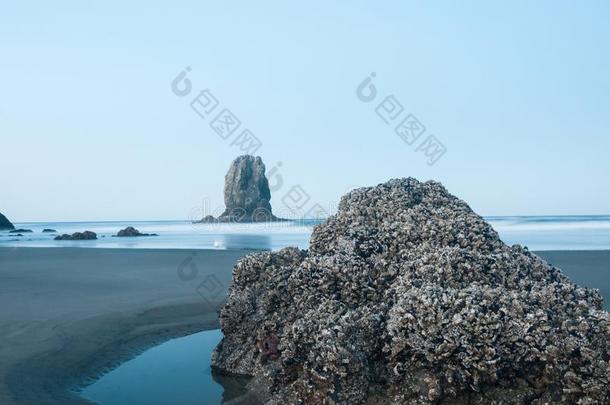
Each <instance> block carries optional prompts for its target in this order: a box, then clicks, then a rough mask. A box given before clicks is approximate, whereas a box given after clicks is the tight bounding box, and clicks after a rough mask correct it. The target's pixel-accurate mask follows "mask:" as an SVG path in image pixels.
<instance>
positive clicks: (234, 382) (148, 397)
mask: <svg viewBox="0 0 610 405" xmlns="http://www.w3.org/2000/svg"><path fill="white" fill-rule="evenodd" d="M221 339H222V332H221V331H220V330H218V329H217V330H210V331H204V332H199V333H195V334H193V335H189V336H185V337H182V338H177V339H172V340H170V341H168V342H165V343H163V344H160V345H158V346H155V347H153V348H151V349H149V350H146V351H145V352H144V353H142V354H140V355H139V356H137V357H135V358H133V359H132V360H129V361H127V362H125V363H123V364H121V365H120V366H118V367H117V368H115V369H114V370H112V371H110V372H109V373H107V374H105V375H104V376H102V377H101V378H100V379H99V380H97V381H96V382H94V383H93V384H91V385H89V386H87V387H85V388H84V389H83V390H82V391H81V395H82V396H83V397H84V398H86V399H88V400H90V401H93V402H96V403H98V404H104V405H106V404H111V405H123V404H131V405H139V404H141V405H145V404H146V405H157V404H158V405H166V404H176V405H178V404H184V405H186V404H220V403H222V402H223V400H228V399H230V398H231V397H234V396H236V395H239V394H241V393H242V392H240V391H243V387H244V386H245V384H246V382H247V380H245V379H243V378H242V379H240V378H239V377H234V378H230V377H216V376H213V375H212V370H211V368H210V356H211V354H212V351H213V350H214V348H215V347H216V345H217V344H218V343H219V342H220V340H221ZM217 381H218V382H217ZM219 382H223V384H225V385H227V386H228V387H230V390H226V391H225V389H224V388H223V386H222V385H221V384H220V383H219ZM229 391H230V392H229Z"/></svg>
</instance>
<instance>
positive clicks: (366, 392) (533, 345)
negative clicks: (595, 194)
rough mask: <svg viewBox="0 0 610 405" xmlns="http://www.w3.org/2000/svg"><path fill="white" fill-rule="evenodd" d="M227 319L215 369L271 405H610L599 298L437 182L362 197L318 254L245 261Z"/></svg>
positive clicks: (395, 184) (316, 244)
mask: <svg viewBox="0 0 610 405" xmlns="http://www.w3.org/2000/svg"><path fill="white" fill-rule="evenodd" d="M220 322H221V327H222V331H223V333H224V339H223V340H222V342H221V343H220V344H219V345H218V347H217V348H216V350H215V352H214V353H213V355H212V364H213V366H214V367H215V369H216V370H217V371H219V372H231V373H239V374H247V375H251V376H253V377H254V378H253V380H252V382H251V383H250V388H251V389H252V390H253V391H256V392H257V393H258V394H257V395H258V399H259V400H260V401H261V402H267V403H271V404H285V403H304V404H335V403H337V404H405V403H475V404H488V403H516V404H521V403H534V404H543V403H581V404H593V403H596V404H597V403H608V401H609V400H610V397H609V395H610V394H609V390H610V317H609V315H608V313H607V312H604V311H603V310H602V298H601V296H600V295H599V293H598V292H597V291H596V290H593V289H587V288H581V287H579V286H577V285H575V284H574V283H572V282H571V281H570V280H569V279H568V278H567V277H566V276H565V275H563V274H562V273H561V271H560V270H559V269H557V268H555V267H552V266H550V265H549V264H547V263H546V262H545V261H543V260H542V259H540V258H539V257H537V256H536V255H534V254H532V253H531V252H529V251H528V250H527V249H526V248H522V247H520V246H512V247H510V246H507V245H505V244H504V243H503V242H502V241H501V240H500V239H499V237H498V234H497V233H496V232H495V231H494V230H493V229H492V227H491V226H490V225H489V224H487V223H486V222H485V221H484V220H483V219H482V218H481V217H480V216H478V215H476V214H475V213H474V212H473V211H472V210H471V209H470V208H469V206H468V205H467V204H466V203H465V202H463V201H461V200H459V199H458V198H456V197H454V196H452V195H451V194H449V193H448V192H447V190H446V189H445V188H444V187H443V186H442V185H441V184H439V183H436V182H426V183H420V182H418V181H417V180H415V179H412V178H409V179H399V180H391V181H389V182H387V183H385V184H381V185H378V186H376V187H371V188H361V189H357V190H354V191H352V192H350V193H349V194H347V195H346V196H344V197H343V198H342V200H341V203H340V205H339V209H338V213H337V214H336V215H334V216H331V217H330V218H329V219H328V220H327V221H326V222H325V223H323V224H321V225H319V226H317V227H316V228H315V229H314V232H313V235H312V237H311V242H310V249H309V250H308V251H303V250H298V249H296V248H287V249H283V250H281V251H279V252H268V253H258V254H254V255H250V256H247V257H245V258H244V259H242V260H241V261H240V262H239V263H238V264H237V265H236V267H235V268H234V271H233V282H232V285H231V288H230V291H229V295H228V299H227V302H226V304H225V305H224V307H223V308H222V309H221V313H220ZM251 397H252V395H250V398H251Z"/></svg>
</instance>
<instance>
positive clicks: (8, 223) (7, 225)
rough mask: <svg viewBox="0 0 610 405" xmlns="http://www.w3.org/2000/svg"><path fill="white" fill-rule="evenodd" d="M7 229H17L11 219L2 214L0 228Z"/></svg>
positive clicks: (0, 215)
mask: <svg viewBox="0 0 610 405" xmlns="http://www.w3.org/2000/svg"><path fill="white" fill-rule="evenodd" d="M6 229H15V226H14V225H13V224H11V221H9V220H8V218H6V217H5V216H4V215H2V214H0V230H6Z"/></svg>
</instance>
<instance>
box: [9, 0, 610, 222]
mask: <svg viewBox="0 0 610 405" xmlns="http://www.w3.org/2000/svg"><path fill="white" fill-rule="evenodd" d="M492 3H493V4H492ZM609 20H610V3H608V2H603V1H585V2H572V1H537V2H528V1H513V2H485V1H476V2H474V1H468V2H449V1H447V2H424V1H421V2H405V1H386V2H373V1H366V2H365V1H336V2H322V1H319V2H318V1H309V2H298V3H297V2H290V3H289V2H280V1H277V2H264V1H263V2H247V1H239V2H238V1H229V2H201V1H198V2H195V1H193V2H180V1H174V2H171V4H170V3H169V2H168V3H166V4H165V5H159V4H158V3H155V4H151V3H150V2H133V3H130V4H126V2H115V1H106V2H99V3H97V4H95V5H94V4H84V3H82V2H76V1H74V2H61V4H58V3H52V4H51V3H48V2H39V4H35V3H34V2H12V3H8V4H5V5H3V6H2V11H1V12H0V50H1V54H2V63H1V64H0V69H1V71H2V75H1V76H0V89H1V94H2V97H1V98H0V136H1V140H0V141H1V145H2V176H1V177H0V190H2V199H1V200H0V212H3V213H4V214H6V215H7V216H8V217H9V218H11V219H13V220H14V221H36V220H120V219H124V220H136V219H143V220H146V219H181V218H188V217H189V216H191V215H192V212H193V210H194V209H195V207H198V206H200V205H201V202H202V200H204V199H205V200H206V201H209V204H210V206H212V207H217V206H219V207H222V205H223V203H222V187H223V177H224V174H225V172H226V170H227V168H228V166H229V164H230V162H231V160H232V159H233V158H234V157H236V156H237V155H238V154H240V151H239V149H238V148H237V147H236V146H235V145H231V141H232V138H229V139H228V140H224V139H222V138H221V137H220V136H218V135H217V134H216V133H215V132H214V131H213V130H212V129H211V127H210V126H209V123H210V120H211V119H212V117H208V118H206V119H202V118H201V117H199V116H198V115H197V114H195V113H194V112H193V110H192V109H191V108H190V106H189V103H190V101H191V100H192V99H193V97H194V96H195V95H196V93H198V92H199V91H200V90H203V89H209V90H210V91H211V92H212V93H213V95H214V96H215V97H216V98H217V100H218V101H219V103H220V107H219V108H223V107H224V108H229V109H230V110H231V111H232V112H233V113H234V114H235V115H236V116H237V117H238V118H239V120H240V121H241V122H242V127H241V128H248V129H250V130H251V131H252V133H254V134H255V135H256V136H257V137H258V138H259V139H260V140H261V142H262V147H261V148H260V149H259V151H258V154H260V155H261V156H262V157H263V160H264V161H265V162H266V164H267V167H268V168H271V167H273V166H275V165H276V164H277V162H282V166H281V168H280V169H279V173H280V174H281V176H282V178H283V180H284V186H283V187H282V188H281V189H280V190H277V191H275V192H274V193H273V199H272V204H273V205H274V206H276V207H277V206H278V205H279V204H281V203H280V200H281V199H282V197H283V196H284V195H285V193H286V192H288V191H289V190H290V189H291V187H292V186H293V185H300V186H301V187H302V189H303V190H305V191H306V192H307V193H308V194H309V195H310V197H311V200H310V202H309V204H312V203H313V202H318V203H319V204H320V205H322V206H324V207H329V206H332V204H333V203H334V202H336V201H338V199H339V197H340V195H341V194H343V193H344V192H345V191H346V190H348V189H350V188H352V187H354V186H366V185H374V184H377V183H380V182H383V181H386V180H387V179H389V178H395V177H406V176H413V177H416V178H418V179H420V180H427V179H435V180H439V181H441V182H443V184H445V186H446V187H447V188H448V189H449V190H450V191H451V192H452V193H454V194H456V195H458V196H459V197H461V198H463V199H465V200H466V201H467V202H468V203H469V204H470V205H471V207H472V208H473V209H475V211H477V212H479V213H481V214H483V215H528V214H548V215H556V214H608V213H610V207H609V206H608V204H609V201H610V185H609V182H608V173H610V163H609V162H610V159H608V157H607V153H608V151H609V150H610V114H609V112H610V75H609V74H608V72H609V71H610V52H609V49H608V47H609V44H610V24H608V23H607V22H608V21H609ZM186 66H190V67H191V69H192V70H191V72H190V73H189V76H188V78H189V79H190V80H191V83H192V87H193V92H192V93H191V94H190V95H189V96H186V97H178V96H176V95H175V94H173V93H172V91H171V86H170V85H171V82H172V80H173V79H174V78H175V77H176V76H177V75H178V74H179V73H180V72H181V71H182V70H183V69H184V68H185V67H186ZM371 72H375V74H376V77H375V79H374V82H373V83H374V85H375V87H376V89H377V90H378V97H377V99H376V100H374V101H373V102H371V103H364V102H362V101H360V100H359V99H358V98H357V97H356V87H357V86H358V85H359V84H360V83H361V82H362V80H363V79H364V78H365V77H367V76H368V75H369V74H370V73H371ZM389 95H393V96H394V97H395V99H396V100H398V101H399V102H400V103H401V104H402V105H403V107H404V114H407V113H410V114H413V115H414V116H416V117H417V119H418V120H419V121H420V122H421V123H423V125H425V127H426V132H425V133H424V135H423V136H422V138H421V139H420V140H423V139H424V138H426V137H427V136H428V135H430V134H432V135H434V136H436V137H437V139H438V140H440V141H441V142H442V143H443V145H444V146H445V147H446V150H447V152H446V153H445V155H443V156H442V157H441V158H440V159H439V160H438V162H436V163H435V164H434V165H433V166H430V165H428V164H427V158H426V156H424V154H423V153H422V152H421V151H419V152H416V151H415V149H416V147H417V144H415V145H412V146H410V145H407V144H406V143H405V142H403V140H401V139H400V138H399V137H398V136H397V135H396V134H395V133H394V132H393V124H392V125H388V124H386V123H384V122H383V121H382V120H381V119H380V118H379V117H378V116H377V114H376V113H375V107H376V106H377V104H379V102H380V101H382V100H383V98H384V97H386V96H389ZM217 111H218V110H217ZM235 136H236V134H235Z"/></svg>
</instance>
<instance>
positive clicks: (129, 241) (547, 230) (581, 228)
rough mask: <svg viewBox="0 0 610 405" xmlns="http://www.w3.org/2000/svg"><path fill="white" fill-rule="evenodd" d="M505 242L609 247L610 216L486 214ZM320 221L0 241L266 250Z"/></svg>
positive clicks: (70, 226)
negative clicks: (74, 238) (88, 238)
mask: <svg viewBox="0 0 610 405" xmlns="http://www.w3.org/2000/svg"><path fill="white" fill-rule="evenodd" d="M486 219H487V220H488V221H489V222H490V223H491V225H492V226H493V227H494V229H495V230H496V231H498V233H499V234H500V237H501V238H502V239H503V240H504V242H506V243H508V244H511V245H512V244H515V243H518V244H521V245H525V246H527V247H529V248H530V249H531V250H596V249H603V250H607V249H610V216H536V217H534V216H531V217H488V218H486ZM317 223H319V221H315V220H308V221H299V222H276V223H265V224H192V223H191V222H189V221H146V222H142V221H122V222H36V223H18V224H15V226H16V227H18V228H25V229H31V230H32V231H34V232H33V233H25V234H23V236H19V237H18V236H15V235H14V234H9V233H8V232H7V231H0V246H32V247H34V246H36V247H62V246H70V247H96V248H144V249H146V248H170V249H232V248H238V249H244V248H252V249H269V250H277V249H281V248H283V247H286V246H297V247H300V248H307V246H308V243H309V237H310V235H311V232H312V230H313V226H314V225H315V224H317ZM127 226H134V227H135V228H137V229H138V230H140V231H141V232H144V233H157V234H159V236H152V237H139V238H115V237H112V235H114V234H116V233H117V232H118V231H119V230H120V229H123V228H125V227H127ZM44 228H51V229H55V230H57V231H58V232H59V233H73V232H77V231H85V230H89V231H93V232H95V233H97V234H98V240H94V241H54V240H53V238H54V236H55V235H53V234H45V233H42V230H43V229H44Z"/></svg>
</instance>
